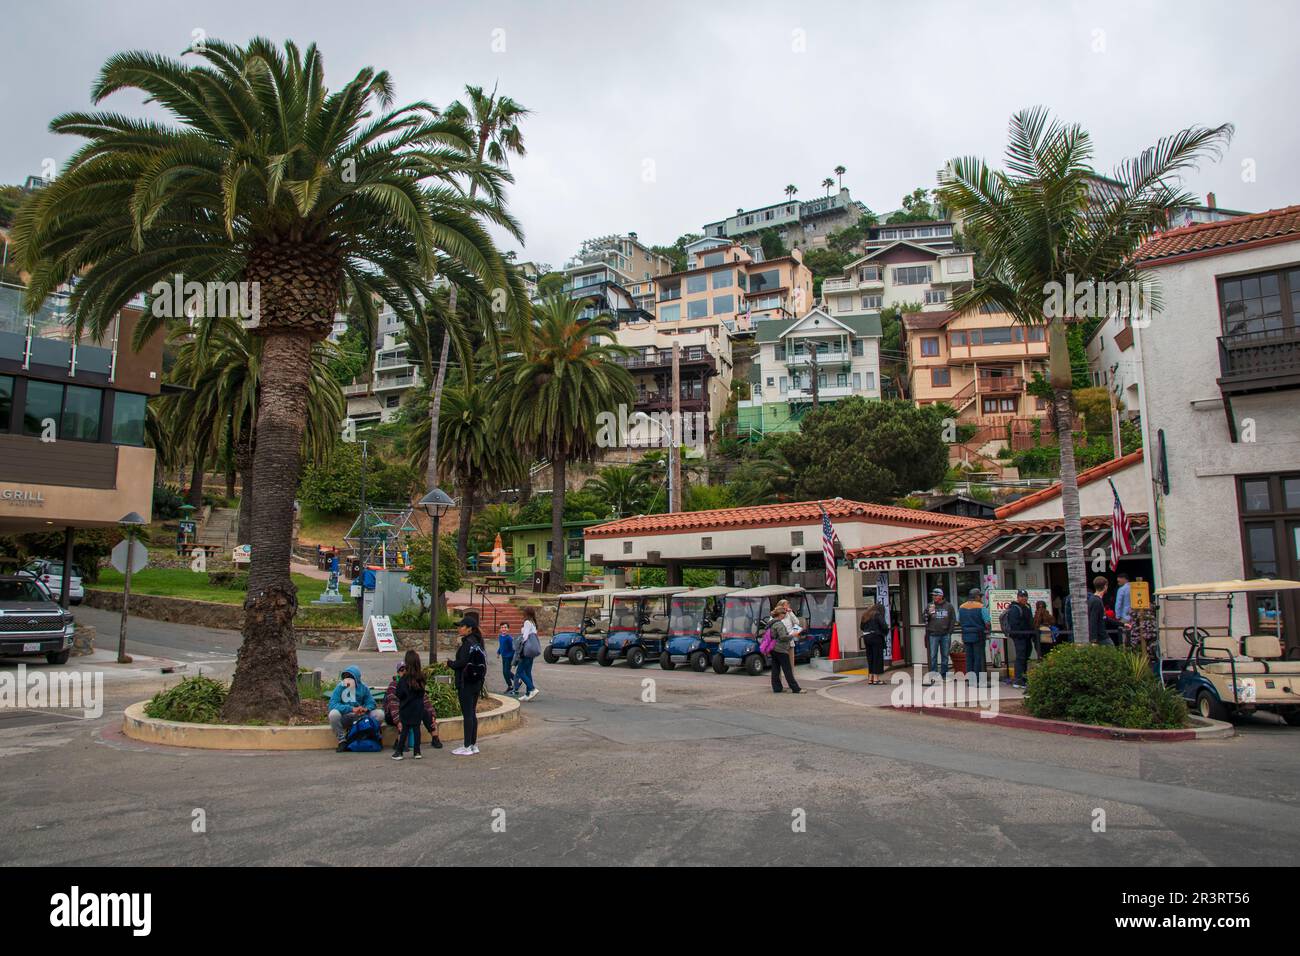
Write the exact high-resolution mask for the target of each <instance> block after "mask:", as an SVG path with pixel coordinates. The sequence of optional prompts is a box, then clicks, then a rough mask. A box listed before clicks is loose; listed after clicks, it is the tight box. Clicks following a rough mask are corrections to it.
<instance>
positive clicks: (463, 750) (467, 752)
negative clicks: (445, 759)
mask: <svg viewBox="0 0 1300 956" xmlns="http://www.w3.org/2000/svg"><path fill="white" fill-rule="evenodd" d="M473 753H474V751H473V750H471V749H470V748H469V747H457V748H456V749H455V750H453V751H452V752H451V754H452V756H453V757H469V756H471V755H472V754H473Z"/></svg>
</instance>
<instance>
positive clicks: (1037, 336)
mask: <svg viewBox="0 0 1300 956" xmlns="http://www.w3.org/2000/svg"><path fill="white" fill-rule="evenodd" d="M1026 331H1027V332H1028V333H1029V341H1031V342H1042V341H1045V339H1046V337H1047V330H1046V329H1044V328H1043V327H1042V326H1041V325H1031V326H1030V327H1029V328H1028V329H1027V330H1026Z"/></svg>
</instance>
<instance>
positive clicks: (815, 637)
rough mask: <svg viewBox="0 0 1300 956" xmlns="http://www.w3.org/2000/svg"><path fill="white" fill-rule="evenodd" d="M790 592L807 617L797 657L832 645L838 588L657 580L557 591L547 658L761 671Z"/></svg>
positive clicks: (552, 660) (819, 653) (809, 656)
mask: <svg viewBox="0 0 1300 956" xmlns="http://www.w3.org/2000/svg"><path fill="white" fill-rule="evenodd" d="M783 598H784V599H785V600H788V601H789V602H790V605H791V607H792V608H793V610H794V612H795V614H796V616H798V618H799V620H800V623H801V625H802V630H801V631H800V632H799V634H798V635H797V637H796V640H795V659H796V660H797V661H808V660H811V659H812V658H815V657H820V656H823V655H826V654H829V652H830V640H831V625H832V622H833V619H834V612H835V593H834V592H833V591H805V590H804V589H803V588H801V587H797V586H790V585H764V586H762V587H757V588H734V587H723V586H717V587H707V588H685V587H672V586H670V587H651V588H629V589H602V590H595V591H585V592H575V593H572V594H564V595H560V596H558V597H557V599H556V602H555V619H554V626H553V628H552V630H551V634H552V637H551V641H550V643H549V644H547V646H546V648H545V650H544V651H543V655H542V656H543V658H544V659H545V660H546V661H547V663H550V664H554V663H556V662H557V661H559V659H560V658H561V657H564V658H566V659H567V660H568V661H569V662H570V663H571V664H582V663H584V662H586V661H588V660H591V659H592V658H595V660H596V661H598V662H599V663H600V664H601V665H603V666H606V667H609V666H612V665H613V664H614V663H615V662H616V661H619V660H624V661H626V662H627V664H628V666H629V667H633V668H638V667H642V666H644V665H645V664H646V663H653V662H658V663H659V665H660V666H661V667H662V668H663V669H664V670H673V669H674V668H676V667H677V666H678V665H686V666H688V667H690V668H691V669H692V670H695V671H704V670H705V669H706V668H708V667H712V668H713V670H714V671H715V672H716V673H719V674H725V673H726V672H727V671H728V670H729V669H730V668H732V667H739V668H741V669H743V670H744V671H745V672H746V673H748V674H752V675H758V674H761V673H763V670H764V669H765V668H766V667H767V666H768V661H767V658H766V657H765V656H764V655H762V654H760V653H759V650H758V646H759V642H760V641H761V640H762V636H763V632H764V631H765V630H766V629H767V627H768V624H769V623H770V617H771V612H772V608H773V607H774V606H775V604H776V602H777V601H779V600H781V599H783Z"/></svg>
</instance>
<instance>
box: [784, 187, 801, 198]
mask: <svg viewBox="0 0 1300 956" xmlns="http://www.w3.org/2000/svg"><path fill="white" fill-rule="evenodd" d="M798 191H799V187H798V186H794V185H790V186H786V187H785V197H786V198H787V199H791V198H793V197H794V194H795V193H797V192H798Z"/></svg>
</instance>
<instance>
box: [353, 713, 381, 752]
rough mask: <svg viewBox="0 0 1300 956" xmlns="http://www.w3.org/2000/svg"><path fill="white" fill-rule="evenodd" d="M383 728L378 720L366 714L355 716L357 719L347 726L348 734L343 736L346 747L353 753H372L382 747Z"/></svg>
mask: <svg viewBox="0 0 1300 956" xmlns="http://www.w3.org/2000/svg"><path fill="white" fill-rule="evenodd" d="M383 733H384V729H383V728H382V727H380V726H379V721H377V720H375V718H373V717H371V716H370V715H369V714H366V715H365V716H364V717H359V718H357V721H356V722H355V723H354V724H353V725H352V726H351V727H349V728H348V735H347V737H346V738H345V742H346V743H347V749H348V750H350V751H352V752H353V753H359V754H373V753H378V752H379V751H381V750H383V749H384V737H383Z"/></svg>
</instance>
